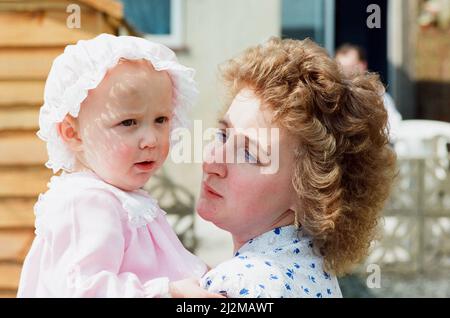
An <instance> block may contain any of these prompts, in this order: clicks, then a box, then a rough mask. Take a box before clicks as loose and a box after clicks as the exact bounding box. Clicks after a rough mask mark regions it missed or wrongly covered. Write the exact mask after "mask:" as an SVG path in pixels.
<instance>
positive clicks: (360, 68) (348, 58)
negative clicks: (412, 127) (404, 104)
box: [336, 44, 402, 142]
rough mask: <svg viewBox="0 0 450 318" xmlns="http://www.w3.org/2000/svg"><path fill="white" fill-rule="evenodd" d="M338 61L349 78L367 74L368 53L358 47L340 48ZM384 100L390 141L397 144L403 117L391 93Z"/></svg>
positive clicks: (345, 45) (385, 95) (347, 45)
mask: <svg viewBox="0 0 450 318" xmlns="http://www.w3.org/2000/svg"><path fill="white" fill-rule="evenodd" d="M336 61H337V62H338V63H339V64H341V66H342V70H343V71H344V73H345V75H346V76H348V77H351V76H354V75H357V74H363V73H366V72H367V70H368V66H367V58H366V51H365V50H364V48H362V47H360V46H358V45H353V44H344V45H342V46H340V47H339V48H338V49H337V51H336ZM383 99H384V107H385V108H386V111H387V113H388V123H389V136H390V141H391V142H395V139H396V138H395V137H396V133H397V131H398V128H399V125H400V122H401V120H402V115H401V114H400V113H399V112H398V110H397V108H396V107H395V103H394V100H393V99H392V97H391V95H389V93H387V92H386V93H385V94H384V97H383Z"/></svg>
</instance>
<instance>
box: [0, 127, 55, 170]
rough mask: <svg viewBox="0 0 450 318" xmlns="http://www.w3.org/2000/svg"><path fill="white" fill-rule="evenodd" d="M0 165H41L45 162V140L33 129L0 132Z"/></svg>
mask: <svg viewBox="0 0 450 318" xmlns="http://www.w3.org/2000/svg"><path fill="white" fill-rule="evenodd" d="M0 153H1V154H2V155H1V156H0V166H1V165H10V166H11V165H14V166H17V165H43V164H44V163H46V162H47V160H48V156H47V149H46V145H45V142H44V141H42V140H40V139H39V138H38V136H36V134H35V132H34V131H29V132H22V133H18V132H17V133H10V134H7V135H1V134H0Z"/></svg>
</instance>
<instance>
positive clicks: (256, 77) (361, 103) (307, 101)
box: [197, 38, 395, 297]
mask: <svg viewBox="0 0 450 318" xmlns="http://www.w3.org/2000/svg"><path fill="white" fill-rule="evenodd" d="M222 73H223V78H224V81H225V83H226V85H227V87H228V92H229V93H230V94H229V95H230V100H232V101H231V103H229V105H230V106H229V107H228V109H227V111H226V114H225V115H224V117H223V118H222V119H221V120H220V125H221V127H220V129H219V133H218V138H217V140H216V141H215V142H214V143H212V144H211V145H210V150H209V151H208V154H209V157H208V158H205V162H204V164H203V183H202V191H201V194H200V198H199V200H198V203H197V211H198V213H199V215H200V216H201V217H202V218H204V219H205V220H208V221H211V222H213V223H214V224H215V225H217V226H219V227H220V228H222V229H224V230H226V231H228V232H230V233H231V235H232V237H233V242H234V249H235V256H234V257H233V258H232V259H231V260H228V261H226V262H224V263H222V264H220V265H218V266H217V267H216V268H215V269H213V270H211V271H210V272H209V273H207V274H206V275H205V276H204V278H203V280H202V285H203V286H204V287H205V288H206V289H208V290H209V291H212V292H217V293H222V294H226V295H227V296H228V297H341V292H340V289H339V285H338V282H337V279H336V276H337V275H341V274H344V273H346V272H348V271H349V270H350V269H351V268H352V266H353V265H355V264H357V263H358V262H360V261H361V260H362V259H363V258H364V256H365V255H366V254H367V252H368V247H369V244H370V242H371V241H372V240H373V238H374V235H375V233H376V226H377V223H378V220H379V217H380V212H381V210H382V207H383V204H384V202H385V200H386V198H387V196H388V194H389V189H390V185H391V183H392V179H393V175H394V166H395V155H394V153H393V152H392V151H391V149H390V148H389V147H388V132H387V130H386V122H387V115H386V111H385V110H384V107H383V100H382V96H383V91H384V88H383V86H382V84H381V83H380V82H379V80H378V77H377V76H376V75H374V74H364V75H359V76H357V77H354V78H346V77H345V75H344V74H343V73H342V71H341V70H340V69H339V68H338V66H337V64H336V62H335V61H334V60H333V59H331V58H330V57H329V56H328V55H327V53H326V51H325V50H324V49H322V48H320V47H319V46H318V45H316V44H314V43H313V42H312V41H310V40H305V41H294V40H280V39H278V38H272V39H271V40H269V41H268V42H267V43H265V44H264V45H258V46H256V47H252V48H249V49H247V50H246V51H245V52H244V53H243V54H242V55H240V56H239V57H237V58H235V59H232V60H230V61H228V63H226V65H225V66H224V68H223V71H222ZM261 128H266V129H268V130H270V131H275V132H277V134H273V135H274V136H277V135H278V138H262V137H261V136H260V135H258V136H256V135H255V134H247V133H246V132H249V131H255V130H257V129H261ZM263 135H264V134H263ZM269 135H271V136H272V134H269ZM255 136H256V137H255ZM237 139H240V140H244V142H236V140H237ZM272 139H273V140H272ZM239 149H241V150H242V151H241V153H244V155H245V158H244V159H246V161H247V162H246V163H243V164H237V163H236V161H234V162H233V161H232V160H229V159H230V154H232V153H233V152H236V153H239V152H240V151H239ZM274 150H275V151H274ZM271 151H272V152H271ZM224 158H226V160H223V159H224ZM233 158H234V157H233ZM277 160H278V163H277V165H276V166H277V167H278V168H277V169H276V170H275V172H273V173H263V170H262V168H264V167H266V166H267V165H270V164H271V163H272V162H273V161H277Z"/></svg>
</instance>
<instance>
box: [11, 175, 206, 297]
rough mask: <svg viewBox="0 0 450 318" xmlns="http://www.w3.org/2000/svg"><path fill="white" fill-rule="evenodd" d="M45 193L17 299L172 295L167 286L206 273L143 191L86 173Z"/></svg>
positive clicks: (57, 180)
mask: <svg viewBox="0 0 450 318" xmlns="http://www.w3.org/2000/svg"><path fill="white" fill-rule="evenodd" d="M48 187H49V190H48V191H47V192H46V193H45V194H41V195H40V197H39V200H38V202H37V203H36V205H35V209H34V210H35V214H36V231H35V233H36V237H35V239H34V241H33V244H32V246H31V249H30V251H29V253H28V255H27V257H26V259H25V262H24V265H23V268H22V274H21V277H20V283H19V290H18V294H17V296H18V297H170V295H169V293H168V282H169V281H175V280H179V279H183V278H187V277H192V276H194V277H199V278H200V277H201V276H202V275H203V274H204V273H205V271H206V265H205V264H204V263H203V262H202V261H200V260H199V259H198V258H197V257H196V256H194V255H192V254H191V253H190V252H188V251H187V250H186V249H185V248H184V247H183V245H182V244H181V242H180V241H179V239H178V237H177V236H176V234H175V232H174V231H173V230H172V228H171V227H170V225H169V224H168V222H167V220H166V218H165V212H164V211H162V210H161V209H160V208H159V206H158V204H157V202H156V201H155V200H154V199H152V198H151V197H150V196H149V195H148V194H147V193H146V192H145V191H143V190H136V191H133V192H125V191H122V190H120V189H118V188H116V187H114V186H112V185H109V184H107V183H105V182H103V181H102V180H101V179H99V178H98V177H97V176H96V175H95V174H94V173H91V172H78V173H71V174H63V175H61V176H60V177H57V176H55V177H52V178H51V180H50V183H49V185H48Z"/></svg>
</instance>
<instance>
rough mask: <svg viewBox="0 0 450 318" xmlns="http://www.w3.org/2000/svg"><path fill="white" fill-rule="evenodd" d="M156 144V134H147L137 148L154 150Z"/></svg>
mask: <svg viewBox="0 0 450 318" xmlns="http://www.w3.org/2000/svg"><path fill="white" fill-rule="evenodd" d="M157 144H158V138H157V136H156V134H154V133H152V132H147V133H145V134H144V135H143V136H142V138H141V140H140V143H139V148H141V149H144V148H155V147H156V145H157Z"/></svg>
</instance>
